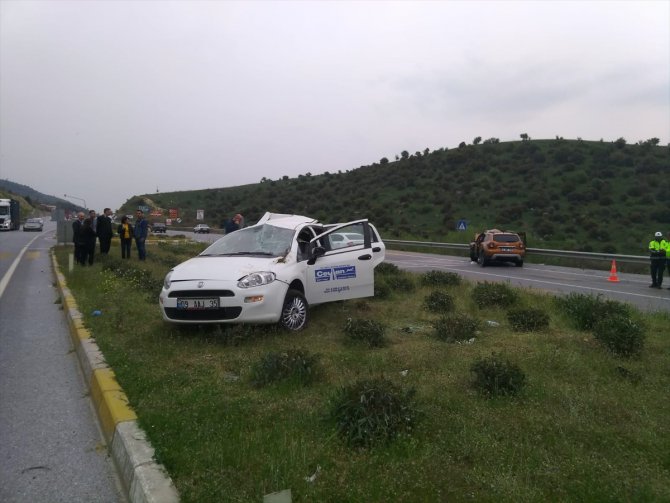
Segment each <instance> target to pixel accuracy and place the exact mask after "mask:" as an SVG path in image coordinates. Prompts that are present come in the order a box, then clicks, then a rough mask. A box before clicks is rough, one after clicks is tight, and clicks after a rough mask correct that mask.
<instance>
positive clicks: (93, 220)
mask: <svg viewBox="0 0 670 503" xmlns="http://www.w3.org/2000/svg"><path fill="white" fill-rule="evenodd" d="M88 218H90V219H91V228H92V229H93V232H95V233H96V234H97V233H98V229H97V228H96V226H97V225H98V219H97V218H96V213H95V210H88Z"/></svg>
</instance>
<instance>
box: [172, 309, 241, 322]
mask: <svg viewBox="0 0 670 503" xmlns="http://www.w3.org/2000/svg"><path fill="white" fill-rule="evenodd" d="M241 312H242V308H241V307H222V308H220V309H204V310H194V311H186V310H184V309H177V308H176V307H166V308H165V314H166V315H167V317H168V318H170V319H171V320H184V321H214V320H234V319H235V318H237V317H238V316H239V315H240V313H241Z"/></svg>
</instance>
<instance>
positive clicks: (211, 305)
mask: <svg viewBox="0 0 670 503" xmlns="http://www.w3.org/2000/svg"><path fill="white" fill-rule="evenodd" d="M177 309H186V310H188V311H194V310H202V309H219V298H218V297H203V298H201V299H177Z"/></svg>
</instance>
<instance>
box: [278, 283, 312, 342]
mask: <svg viewBox="0 0 670 503" xmlns="http://www.w3.org/2000/svg"><path fill="white" fill-rule="evenodd" d="M308 307H309V306H308V305H307V299H305V296H304V295H303V294H302V293H300V292H299V291H297V290H289V291H288V292H287V293H286V298H285V299H284V305H283V306H282V309H281V317H280V318H279V324H280V325H281V326H282V327H284V328H285V329H286V330H290V331H292V332H298V331H299V330H302V329H303V328H305V326H306V325H307V319H308V314H307V313H308V311H307V309H308Z"/></svg>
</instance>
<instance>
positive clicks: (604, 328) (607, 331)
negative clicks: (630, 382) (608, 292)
mask: <svg viewBox="0 0 670 503" xmlns="http://www.w3.org/2000/svg"><path fill="white" fill-rule="evenodd" d="M593 335H594V336H595V338H596V340H597V341H598V342H600V343H601V344H603V345H604V346H605V347H606V348H607V349H609V350H610V351H611V352H612V353H614V354H616V355H619V356H623V357H629V356H633V355H637V354H639V353H640V352H641V351H642V348H643V347H644V340H645V328H644V326H643V325H642V324H641V323H640V322H638V321H635V320H634V319H632V318H631V317H630V316H626V315H623V314H612V315H609V316H608V317H607V318H603V319H600V320H598V322H597V323H596V324H595V325H594V327H593Z"/></svg>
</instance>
